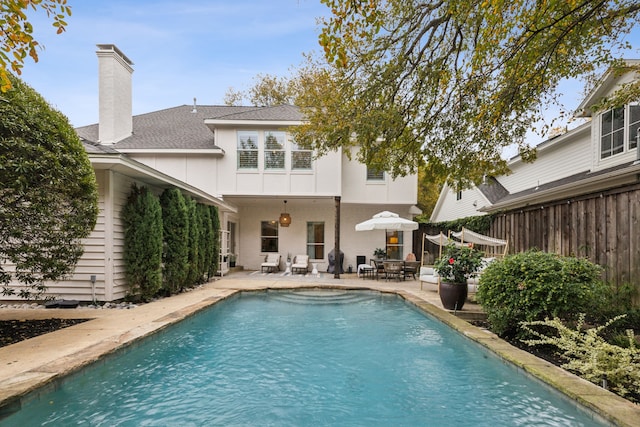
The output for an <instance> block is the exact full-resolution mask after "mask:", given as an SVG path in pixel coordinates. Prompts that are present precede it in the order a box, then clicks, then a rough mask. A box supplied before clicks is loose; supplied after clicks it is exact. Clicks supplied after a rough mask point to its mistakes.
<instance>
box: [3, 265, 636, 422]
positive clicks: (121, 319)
mask: <svg viewBox="0 0 640 427" xmlns="http://www.w3.org/2000/svg"><path fill="white" fill-rule="evenodd" d="M309 287H311V288H313V287H329V288H335V289H371V290H377V291H382V292H392V293H397V294H399V295H400V296H402V297H403V298H404V299H406V300H407V301H408V302H410V303H411V304H413V305H415V306H416V307H418V308H420V309H421V310H423V311H425V312H427V313H430V314H431V315H433V316H435V317H437V318H438V319H440V320H441V321H443V322H445V323H446V324H448V325H450V326H451V327H453V328H454V329H456V330H458V331H459V332H460V333H462V334H464V335H465V336H467V337H468V338H470V339H472V340H474V341H476V342H477V343H479V344H480V345H482V346H484V347H486V348H488V349H490V350H492V351H493V352H495V353H497V354H498V355H499V356H500V357H502V358H503V359H504V360H507V361H510V362H512V363H514V364H515V365H516V366H518V367H519V368H521V369H523V370H524V371H526V372H528V373H530V374H531V375H533V376H535V377H537V378H539V379H541V380H542V381H544V382H546V383H548V384H550V385H552V386H553V387H555V388H557V389H558V390H560V391H562V392H563V393H565V394H566V395H567V396H569V397H570V398H572V399H573V400H574V401H577V402H579V403H581V404H582V405H584V406H586V407H587V408H590V409H591V410H593V411H594V412H595V413H597V414H599V415H600V416H601V417H602V418H603V419H604V420H606V421H609V422H610V423H612V424H613V425H620V426H639V425H640V405H634V404H632V403H630V402H629V401H627V400H625V399H623V398H621V397H619V396H616V395H615V394H613V393H610V392H608V391H606V390H604V389H602V388H600V387H598V386H595V385H593V384H591V383H589V382H588V381H586V380H583V379H581V378H578V377H577V376H575V375H572V374H570V373H568V372H566V371H564V370H563V369H560V368H558V367H556V366H554V365H553V364H551V363H549V362H546V361H544V360H542V359H539V358H537V357H535V356H533V355H531V354H529V353H527V352H525V351H523V350H520V349H518V348H515V347H513V346H511V345H510V344H508V343H506V342H504V341H503V340H501V339H499V338H498V337H497V336H496V335H494V334H492V333H491V332H489V331H487V330H484V329H481V328H477V327H475V326H473V325H471V324H469V323H468V322H467V321H465V320H464V319H463V318H475V317H477V316H480V315H481V310H480V309H479V308H478V306H477V305H476V304H473V303H467V304H465V306H464V307H463V309H462V310H461V311H460V312H458V313H457V314H458V315H460V316H456V315H453V314H452V313H450V312H449V311H447V310H445V309H444V308H443V307H442V304H441V303H440V299H439V296H438V294H437V292H436V290H435V287H433V286H427V285H425V287H424V289H422V290H421V289H420V281H418V280H407V281H401V282H393V281H389V282H386V281H382V280H379V281H378V280H371V279H367V280H363V279H360V278H357V277H356V275H355V274H344V275H341V278H340V279H334V277H333V275H332V274H331V275H330V274H327V273H323V274H321V276H320V277H313V276H311V275H307V276H301V275H294V276H290V275H289V276H284V275H282V274H281V273H275V274H266V273H265V274H262V273H260V272H246V271H240V272H235V273H232V274H230V275H227V276H225V277H223V278H217V279H216V280H215V281H212V282H210V283H207V284H205V285H203V286H201V287H198V288H197V289H194V290H191V291H189V292H185V293H183V294H180V295H176V296H173V297H170V298H164V299H161V300H158V301H154V302H151V303H148V304H143V305H140V306H138V307H136V308H133V309H129V310H118V309H103V310H96V309H87V308H78V309H0V320H9V319H16V320H19V319H25V320H26V319H47V318H75V319H79V318H87V319H92V320H90V321H87V322H83V323H80V324H77V325H74V326H71V327H68V328H65V329H61V330H58V331H56V332H52V333H49V334H45V335H41V336H39V337H35V338H32V339H29V340H25V341H22V342H19V343H16V344H12V345H9V346H5V347H2V348H0V424H1V419H2V416H3V414H5V413H8V412H12V411H15V410H17V409H19V408H20V406H21V401H22V398H25V397H27V395H28V394H29V393H30V392H32V391H35V390H38V389H40V388H41V387H43V386H47V385H52V384H55V382H56V380H58V379H60V378H63V377H64V376H65V375H67V374H70V373H72V372H75V371H77V370H78V369H80V368H81V367H83V366H85V365H87V364H90V363H91V362H94V361H96V360H98V359H99V358H100V357H102V356H104V355H106V354H110V353H113V352H114V351H116V350H118V349H120V348H123V347H125V346H127V345H128V344H131V343H132V342H134V341H135V340H137V339H139V338H142V337H144V336H147V335H149V334H152V333H154V332H156V331H158V330H160V329H163V328H164V327H166V326H168V325H170V324H172V323H175V322H178V321H180V320H182V319H184V318H185V317H187V316H189V315H191V314H193V313H196V312H197V311H199V310H201V309H203V308H205V307H207V306H210V305H212V304H214V303H215V302H217V301H219V300H222V299H225V298H227V297H229V296H231V295H233V294H235V293H236V292H238V291H250V290H268V289H291V288H309ZM27 398H28V397H27Z"/></svg>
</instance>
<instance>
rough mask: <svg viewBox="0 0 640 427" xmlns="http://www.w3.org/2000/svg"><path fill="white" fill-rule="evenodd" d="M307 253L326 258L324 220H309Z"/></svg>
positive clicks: (314, 257) (311, 256)
mask: <svg viewBox="0 0 640 427" xmlns="http://www.w3.org/2000/svg"><path fill="white" fill-rule="evenodd" d="M307 255H309V258H311V259H324V222H307Z"/></svg>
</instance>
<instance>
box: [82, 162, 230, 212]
mask: <svg viewBox="0 0 640 427" xmlns="http://www.w3.org/2000/svg"><path fill="white" fill-rule="evenodd" d="M88 156H89V160H90V161H91V165H92V166H93V168H94V169H96V170H112V171H115V172H118V173H121V174H123V175H126V176H131V177H133V178H135V179H138V180H140V181H141V182H144V183H147V184H149V185H154V186H158V187H161V188H162V187H167V188H168V187H176V188H178V189H180V190H182V191H184V192H185V193H187V194H188V195H190V196H191V197H193V198H195V199H196V200H199V201H203V202H206V203H208V204H211V205H214V206H217V207H218V208H219V209H221V210H222V211H224V212H232V213H237V212H238V209H237V208H236V207H234V206H232V205H230V204H228V203H226V202H225V201H224V200H223V199H222V198H221V197H217V196H213V195H211V194H209V193H206V192H204V191H202V190H200V189H199V188H196V187H194V186H192V185H189V184H187V183H186V182H183V181H180V180H178V179H175V178H173V177H171V176H169V175H166V174H164V173H162V172H160V171H158V170H156V169H154V168H152V167H150V166H147V165H145V164H143V163H140V162H137V161H135V160H132V159H130V158H128V157H127V156H125V155H122V154H106V153H105V154H93V153H89V154H88Z"/></svg>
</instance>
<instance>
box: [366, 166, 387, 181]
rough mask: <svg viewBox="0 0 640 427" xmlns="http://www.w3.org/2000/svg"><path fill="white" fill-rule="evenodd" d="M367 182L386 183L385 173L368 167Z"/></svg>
mask: <svg viewBox="0 0 640 427" xmlns="http://www.w3.org/2000/svg"><path fill="white" fill-rule="evenodd" d="M367 181H384V171H379V170H377V169H372V168H370V167H369V166H367Z"/></svg>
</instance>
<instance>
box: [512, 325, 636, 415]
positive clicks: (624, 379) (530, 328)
mask: <svg viewBox="0 0 640 427" xmlns="http://www.w3.org/2000/svg"><path fill="white" fill-rule="evenodd" d="M623 317H624V316H617V317H614V318H613V319H611V320H609V321H608V322H607V323H605V324H604V325H602V326H598V327H595V328H589V329H585V328H584V315H580V316H579V319H578V322H577V325H576V327H575V328H574V329H570V328H568V327H567V326H565V325H564V324H563V322H562V321H561V320H560V319H557V318H556V319H553V320H544V321H534V322H524V323H522V327H523V328H524V329H525V330H526V331H527V332H528V333H530V334H531V335H533V336H534V337H535V338H534V339H529V340H523V342H525V343H526V344H528V345H532V346H533V345H553V346H555V347H557V348H558V349H560V350H561V356H562V357H563V358H564V359H565V360H567V363H565V364H563V365H562V367H563V368H564V369H566V370H568V371H571V372H574V373H576V374H577V375H579V376H581V377H582V378H584V379H586V380H587V381H590V382H592V383H594V384H597V385H602V384H606V386H607V388H609V389H610V390H611V391H612V392H614V393H616V394H618V395H620V396H623V397H625V398H627V399H629V400H630V401H632V402H636V403H638V402H640V350H638V348H636V345H635V341H634V336H633V330H631V329H629V330H627V332H626V339H627V343H628V344H627V345H626V346H624V347H622V346H617V345H614V344H610V343H608V342H607V341H605V340H604V339H603V338H602V337H601V336H600V335H599V334H600V332H602V331H603V330H604V329H605V328H606V327H608V326H609V325H611V324H612V323H614V322H616V321H618V320H619V319H621V318H623ZM537 327H543V328H545V329H550V330H552V331H555V332H554V333H553V335H548V334H545V333H542V332H540V331H539V330H538V329H537Z"/></svg>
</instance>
